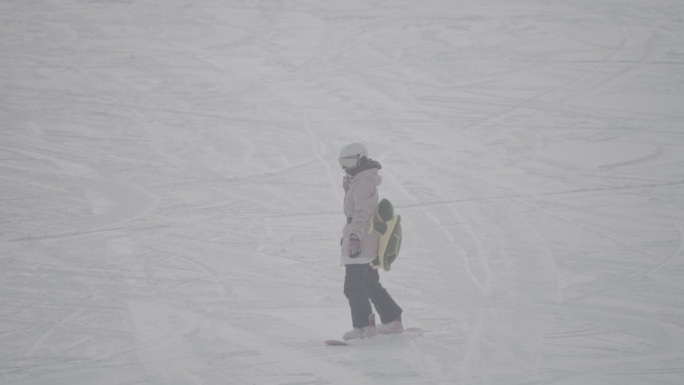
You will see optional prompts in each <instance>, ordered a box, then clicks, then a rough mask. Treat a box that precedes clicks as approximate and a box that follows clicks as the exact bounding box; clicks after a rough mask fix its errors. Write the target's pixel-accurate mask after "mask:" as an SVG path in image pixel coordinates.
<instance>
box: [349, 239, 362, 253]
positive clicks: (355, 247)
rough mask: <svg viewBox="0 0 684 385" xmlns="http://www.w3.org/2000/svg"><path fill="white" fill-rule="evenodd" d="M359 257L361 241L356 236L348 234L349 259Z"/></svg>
mask: <svg viewBox="0 0 684 385" xmlns="http://www.w3.org/2000/svg"><path fill="white" fill-rule="evenodd" d="M359 255H361V241H360V240H359V237H357V236H356V234H349V258H356V257H358V256H359Z"/></svg>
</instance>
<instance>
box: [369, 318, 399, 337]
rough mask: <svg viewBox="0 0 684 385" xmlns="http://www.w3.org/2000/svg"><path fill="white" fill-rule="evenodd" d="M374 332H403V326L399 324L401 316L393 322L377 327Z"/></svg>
mask: <svg viewBox="0 0 684 385" xmlns="http://www.w3.org/2000/svg"><path fill="white" fill-rule="evenodd" d="M375 330H376V332H377V333H378V334H399V333H403V332H404V324H403V323H402V322H401V316H399V317H397V319H395V320H394V321H390V322H388V323H386V324H381V325H378V327H377V328H375Z"/></svg>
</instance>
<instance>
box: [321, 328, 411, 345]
mask: <svg viewBox="0 0 684 385" xmlns="http://www.w3.org/2000/svg"><path fill="white" fill-rule="evenodd" d="M402 335H404V336H409V337H418V336H422V335H423V329H421V328H416V327H412V328H406V329H404V331H403V333H396V334H378V336H387V337H391V336H402ZM376 338H377V336H376ZM381 338H382V337H381ZM373 339H375V338H363V339H360V340H350V341H342V340H325V341H324V343H325V344H326V345H328V346H350V345H353V344H354V342H352V341H368V340H373Z"/></svg>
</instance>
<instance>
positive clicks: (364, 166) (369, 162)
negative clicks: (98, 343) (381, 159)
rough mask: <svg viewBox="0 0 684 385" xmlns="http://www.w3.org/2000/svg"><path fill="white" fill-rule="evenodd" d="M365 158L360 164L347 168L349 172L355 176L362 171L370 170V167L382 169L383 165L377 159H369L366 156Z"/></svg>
mask: <svg viewBox="0 0 684 385" xmlns="http://www.w3.org/2000/svg"><path fill="white" fill-rule="evenodd" d="M363 159H364V160H363V161H362V162H361V164H360V165H358V166H356V167H354V168H350V169H348V170H346V171H347V174H349V175H350V176H355V175H356V174H358V173H360V172H361V171H366V170H370V169H378V170H380V169H382V166H381V165H380V163H378V162H377V161H375V160H373V159H368V158H365V157H364V158H363Z"/></svg>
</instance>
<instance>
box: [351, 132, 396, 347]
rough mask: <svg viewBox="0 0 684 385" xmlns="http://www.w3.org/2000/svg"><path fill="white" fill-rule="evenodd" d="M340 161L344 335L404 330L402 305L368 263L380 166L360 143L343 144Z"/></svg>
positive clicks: (372, 254)
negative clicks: (347, 313)
mask: <svg viewBox="0 0 684 385" xmlns="http://www.w3.org/2000/svg"><path fill="white" fill-rule="evenodd" d="M339 163H340V166H342V169H343V170H344V171H345V172H346V174H345V176H344V178H343V182H342V186H343V188H344V193H345V196H344V214H345V216H346V217H347V224H346V225H345V226H344V230H343V236H342V242H341V246H342V257H341V258H342V264H343V265H344V266H345V270H346V271H345V278H344V294H345V296H346V297H347V299H348V300H349V307H350V309H351V318H352V326H353V327H354V328H353V329H352V330H351V331H349V332H347V333H345V334H344V336H343V338H344V339H345V340H351V339H356V338H367V337H371V336H372V335H373V334H375V333H380V334H392V333H401V332H402V331H403V330H404V327H403V324H402V320H401V314H402V309H401V308H400V307H399V306H398V305H397V304H396V302H394V300H393V299H392V297H391V296H390V295H389V293H388V292H387V290H386V289H385V288H383V287H382V285H381V284H380V275H379V274H378V270H376V269H374V268H373V267H372V266H371V262H372V261H373V260H374V259H375V258H376V257H377V256H378V243H379V238H378V234H377V233H375V232H371V233H370V234H369V233H368V232H367V231H366V226H367V222H368V220H369V218H372V217H373V216H374V215H375V211H376V207H377V205H378V197H379V194H378V186H379V185H380V182H381V181H382V177H381V176H380V175H379V174H378V172H379V170H380V169H381V168H382V166H380V163H378V162H377V161H374V160H372V159H370V158H369V157H368V150H367V149H366V147H365V146H364V145H363V144H361V143H351V144H348V145H346V146H344V147H343V148H342V150H341V151H340V156H339ZM371 302H372V304H373V306H374V307H375V310H376V311H377V312H378V314H379V315H380V321H381V322H382V324H381V325H378V326H377V327H375V326H374V325H371V323H372V320H371V319H372V318H373V317H372V316H371V314H372V312H373V310H372V308H371Z"/></svg>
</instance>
